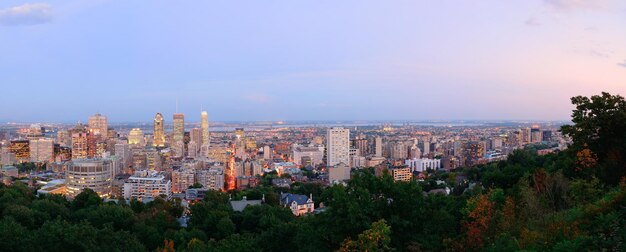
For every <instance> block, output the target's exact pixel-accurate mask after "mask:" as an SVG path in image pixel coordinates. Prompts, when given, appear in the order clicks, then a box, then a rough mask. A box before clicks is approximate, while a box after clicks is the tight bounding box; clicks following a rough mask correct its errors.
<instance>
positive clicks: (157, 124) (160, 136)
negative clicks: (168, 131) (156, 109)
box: [152, 113, 165, 147]
mask: <svg viewBox="0 0 626 252" xmlns="http://www.w3.org/2000/svg"><path fill="white" fill-rule="evenodd" d="M163 124H164V119H163V115H161V113H157V114H156V115H155V116H154V134H153V136H152V137H153V139H152V146H154V147H165V129H164V125H163Z"/></svg>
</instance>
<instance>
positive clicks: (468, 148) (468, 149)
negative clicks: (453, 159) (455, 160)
mask: <svg viewBox="0 0 626 252" xmlns="http://www.w3.org/2000/svg"><path fill="white" fill-rule="evenodd" d="M463 156H465V158H466V161H465V165H466V166H472V165H475V164H477V163H478V162H479V160H480V159H482V158H483V157H484V156H485V144H484V143H483V142H475V141H471V142H466V143H464V144H463Z"/></svg>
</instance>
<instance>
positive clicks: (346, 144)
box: [326, 127, 350, 166]
mask: <svg viewBox="0 0 626 252" xmlns="http://www.w3.org/2000/svg"><path fill="white" fill-rule="evenodd" d="M326 143H327V144H326V146H328V150H327V153H326V155H327V161H326V165H327V166H335V165H337V164H339V163H344V164H349V163H350V130H349V129H344V128H342V127H333V128H330V129H328V133H327V136H326Z"/></svg>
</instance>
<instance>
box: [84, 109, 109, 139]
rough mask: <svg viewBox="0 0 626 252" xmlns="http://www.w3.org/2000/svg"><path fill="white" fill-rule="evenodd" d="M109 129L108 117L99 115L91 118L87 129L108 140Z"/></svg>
mask: <svg viewBox="0 0 626 252" xmlns="http://www.w3.org/2000/svg"><path fill="white" fill-rule="evenodd" d="M108 127H109V126H108V123H107V117H106V116H103V115H101V114H100V113H98V114H95V115H93V116H92V117H89V122H88V128H87V129H88V130H89V131H91V133H92V134H96V135H100V136H101V137H102V139H106V138H107V137H108Z"/></svg>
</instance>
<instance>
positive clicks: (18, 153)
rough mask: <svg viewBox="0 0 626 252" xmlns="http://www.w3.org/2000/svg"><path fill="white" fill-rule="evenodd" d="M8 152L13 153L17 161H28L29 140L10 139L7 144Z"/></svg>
mask: <svg viewBox="0 0 626 252" xmlns="http://www.w3.org/2000/svg"><path fill="white" fill-rule="evenodd" d="M9 152H11V153H13V154H15V159H16V160H17V162H20V163H23V162H29V161H30V142H29V141H28V140H16V141H11V143H10V144H9Z"/></svg>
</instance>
